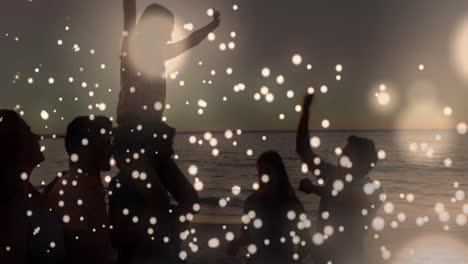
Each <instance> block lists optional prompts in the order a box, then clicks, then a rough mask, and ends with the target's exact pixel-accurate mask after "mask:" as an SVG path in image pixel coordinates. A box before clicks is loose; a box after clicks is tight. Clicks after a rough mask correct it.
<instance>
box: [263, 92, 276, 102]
mask: <svg viewBox="0 0 468 264" xmlns="http://www.w3.org/2000/svg"><path fill="white" fill-rule="evenodd" d="M265 100H266V101H267V102H268V103H271V102H273V101H274V100H275V96H274V95H273V94H272V93H268V94H267V95H266V96H265Z"/></svg>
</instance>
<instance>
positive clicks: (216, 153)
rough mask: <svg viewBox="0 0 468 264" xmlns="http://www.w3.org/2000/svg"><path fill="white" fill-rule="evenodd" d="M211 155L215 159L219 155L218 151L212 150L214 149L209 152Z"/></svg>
mask: <svg viewBox="0 0 468 264" xmlns="http://www.w3.org/2000/svg"><path fill="white" fill-rule="evenodd" d="M211 155H213V156H214V157H217V156H218V155H219V149H217V148H214V149H213V150H212V151H211Z"/></svg>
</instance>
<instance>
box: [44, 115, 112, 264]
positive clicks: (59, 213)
mask: <svg viewBox="0 0 468 264" xmlns="http://www.w3.org/2000/svg"><path fill="white" fill-rule="evenodd" d="M111 130H112V123H111V122H110V121H109V119H108V118H106V117H101V116H98V117H78V118H76V119H75V120H73V121H72V122H71V123H70V125H69V126H68V128H67V134H66V136H65V147H66V150H67V153H68V155H69V158H70V168H69V170H68V171H67V172H65V173H64V174H63V176H62V177H60V178H59V179H56V180H55V181H54V183H55V185H53V186H48V188H47V189H48V192H47V193H46V194H45V195H44V197H45V199H46V203H47V206H48V208H49V209H50V210H51V212H52V213H53V214H54V215H55V217H56V218H57V220H59V221H60V222H61V223H63V227H64V230H65V245H66V248H67V263H86V262H88V263H104V264H105V263H111V243H110V235H109V231H108V229H109V225H108V217H107V213H106V199H105V198H106V197H105V191H104V187H103V184H102V181H101V178H100V172H101V171H106V170H109V169H110V165H109V161H110V155H111V153H112V152H111V138H110V132H111Z"/></svg>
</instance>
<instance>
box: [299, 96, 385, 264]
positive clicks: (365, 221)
mask: <svg viewBox="0 0 468 264" xmlns="http://www.w3.org/2000/svg"><path fill="white" fill-rule="evenodd" d="M313 99H314V96H313V95H307V96H305V99H304V104H303V108H302V109H303V113H302V117H301V120H300V123H299V128H298V130H297V138H296V151H297V153H298V154H299V156H300V157H301V159H302V161H303V162H304V163H306V164H307V165H308V168H309V171H311V172H314V175H316V176H317V177H318V178H319V185H315V184H313V183H312V182H311V181H310V180H309V179H303V180H302V181H301V182H300V186H299V189H300V190H301V191H303V192H305V193H313V194H316V195H318V196H320V197H321V200H320V205H319V212H318V217H319V219H318V222H317V230H316V231H317V232H319V233H328V234H329V233H330V231H331V232H332V233H333V234H332V235H328V234H327V235H328V236H329V238H328V239H327V240H326V241H325V243H324V244H323V245H321V247H320V249H315V250H317V251H318V250H320V252H321V254H320V255H318V254H317V255H316V256H315V258H316V259H315V261H316V263H320V264H321V263H329V261H331V262H332V263H337V264H340V263H363V262H364V248H363V242H364V240H365V237H366V232H367V231H366V228H365V227H366V226H369V225H370V223H371V221H372V220H373V219H374V217H375V215H376V213H377V211H378V209H379V207H380V205H381V204H382V201H383V200H384V199H385V195H384V194H383V190H382V188H381V187H380V183H379V182H377V181H372V180H371V178H370V177H368V176H367V174H368V173H369V172H370V171H371V169H372V168H373V167H374V166H375V164H376V162H377V152H376V150H375V146H374V143H373V141H372V140H369V139H366V138H361V137H357V136H350V137H349V138H348V143H347V145H346V147H345V148H344V149H343V151H342V154H341V155H340V156H339V157H338V164H337V165H332V164H330V163H328V162H325V161H323V160H321V159H320V157H319V156H318V155H317V154H316V153H315V152H314V151H313V149H312V148H311V145H310V140H309V128H308V126H309V108H310V105H311V104H312V102H313ZM365 190H366V192H365ZM363 212H364V213H363ZM325 228H327V229H328V232H325V231H324V230H325ZM337 250H339V251H340V254H337V253H336V252H337Z"/></svg>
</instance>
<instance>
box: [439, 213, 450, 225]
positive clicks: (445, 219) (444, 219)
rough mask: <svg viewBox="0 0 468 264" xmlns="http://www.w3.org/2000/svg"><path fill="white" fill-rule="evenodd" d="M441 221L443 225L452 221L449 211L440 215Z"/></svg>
mask: <svg viewBox="0 0 468 264" xmlns="http://www.w3.org/2000/svg"><path fill="white" fill-rule="evenodd" d="M439 220H440V221H441V222H442V223H445V222H448V221H449V220H450V214H449V213H448V212H447V211H444V212H442V213H440V214H439Z"/></svg>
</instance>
